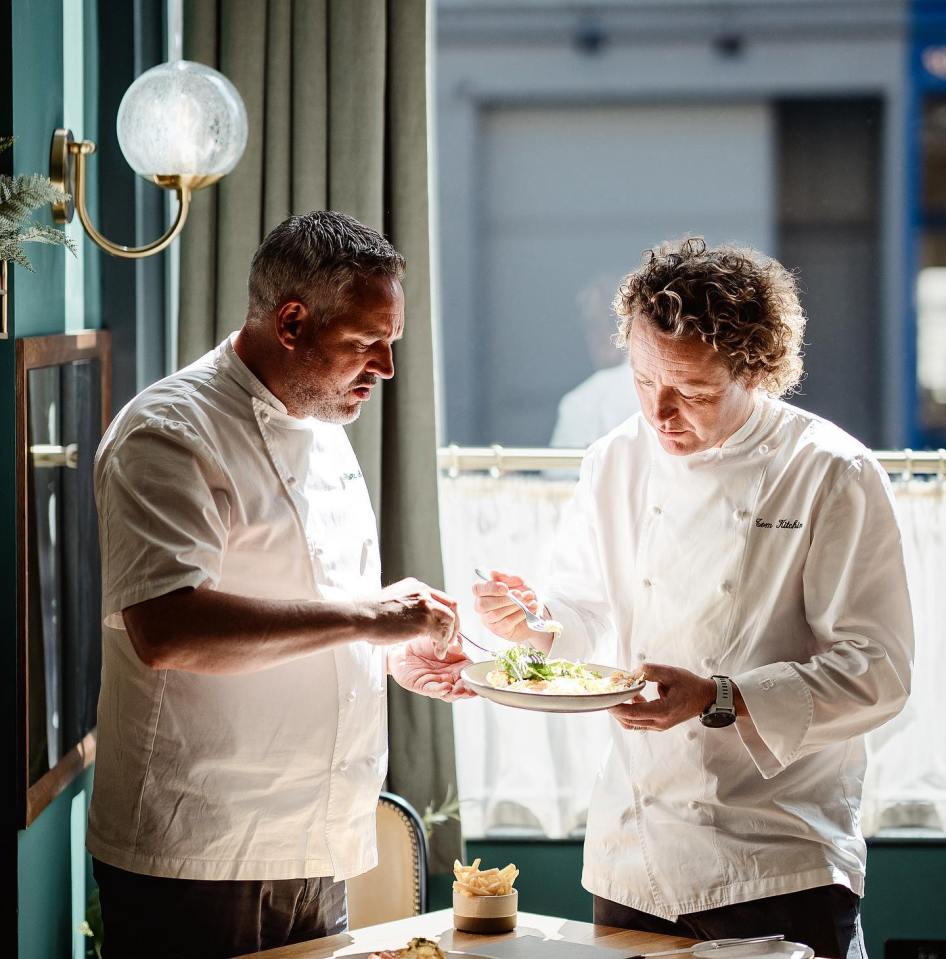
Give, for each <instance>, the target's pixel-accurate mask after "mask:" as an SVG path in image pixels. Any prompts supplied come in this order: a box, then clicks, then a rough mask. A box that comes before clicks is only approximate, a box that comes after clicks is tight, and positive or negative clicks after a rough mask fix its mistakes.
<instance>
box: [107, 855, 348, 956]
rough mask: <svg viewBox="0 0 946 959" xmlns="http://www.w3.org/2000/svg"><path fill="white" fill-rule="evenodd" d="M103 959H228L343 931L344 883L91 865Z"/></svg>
mask: <svg viewBox="0 0 946 959" xmlns="http://www.w3.org/2000/svg"><path fill="white" fill-rule="evenodd" d="M92 871H93V873H94V875H95V880H96V882H97V883H98V885H99V896H100V898H101V903H102V926H103V929H104V939H103V943H102V956H103V959H228V957H230V956H240V955H243V954H244V953H247V952H259V951H260V950H262V949H273V948H275V947H276V946H284V945H287V944H289V943H292V942H303V941H305V940H306V939H315V938H318V937H320V936H333V935H335V934H336V933H339V932H344V930H345V929H346V927H347V925H348V907H347V901H346V898H345V883H344V882H333V881H332V880H331V879H275V880H267V881H256V880H237V881H228V880H204V879H163V878H160V877H157V876H142V875H139V874H138V873H134V872H126V871H125V870H124V869H117V868H115V867H114V866H108V865H106V864H105V863H103V862H100V861H99V860H97V859H93V860H92Z"/></svg>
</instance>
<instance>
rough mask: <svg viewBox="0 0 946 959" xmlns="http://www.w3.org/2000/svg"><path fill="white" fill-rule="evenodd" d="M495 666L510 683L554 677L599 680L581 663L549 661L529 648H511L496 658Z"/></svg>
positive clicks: (597, 674) (560, 660)
mask: <svg viewBox="0 0 946 959" xmlns="http://www.w3.org/2000/svg"><path fill="white" fill-rule="evenodd" d="M496 665H497V666H498V667H499V669H501V670H502V671H503V672H504V673H505V674H506V676H507V678H508V679H509V681H510V682H512V683H516V682H519V681H520V680H523V679H545V680H549V679H555V677H556V676H571V677H573V678H575V679H600V678H601V676H600V674H599V673H596V672H593V671H592V670H590V669H588V668H587V667H585V666H582V665H581V663H573V662H571V661H570V660H568V659H549V658H548V657H547V656H546V655H545V653H543V652H541V650H538V649H533V648H532V647H531V646H513V647H512V649H508V650H506V652H505V653H503V654H502V656H499V657H497V659H496Z"/></svg>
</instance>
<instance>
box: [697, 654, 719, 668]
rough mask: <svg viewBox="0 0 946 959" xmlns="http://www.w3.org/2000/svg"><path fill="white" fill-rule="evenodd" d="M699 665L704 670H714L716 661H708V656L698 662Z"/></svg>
mask: <svg viewBox="0 0 946 959" xmlns="http://www.w3.org/2000/svg"><path fill="white" fill-rule="evenodd" d="M700 665H701V666H702V667H703V668H704V669H715V668H716V660H715V659H710V658H709V656H706V657H704V658H703V659H701V660H700Z"/></svg>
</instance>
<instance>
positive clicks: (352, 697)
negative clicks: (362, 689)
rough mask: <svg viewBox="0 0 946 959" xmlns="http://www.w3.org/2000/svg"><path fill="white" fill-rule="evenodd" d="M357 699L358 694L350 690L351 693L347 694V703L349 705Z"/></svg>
mask: <svg viewBox="0 0 946 959" xmlns="http://www.w3.org/2000/svg"><path fill="white" fill-rule="evenodd" d="M357 698H358V694H357V693H356V692H355V691H354V690H352V691H351V692H350V693H349V694H348V701H349V702H350V703H353V702H354V701H355V700H356V699H357Z"/></svg>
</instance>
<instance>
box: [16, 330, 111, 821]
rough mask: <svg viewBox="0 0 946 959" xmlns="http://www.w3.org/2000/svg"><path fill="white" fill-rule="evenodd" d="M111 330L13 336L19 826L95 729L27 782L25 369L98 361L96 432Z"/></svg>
mask: <svg viewBox="0 0 946 959" xmlns="http://www.w3.org/2000/svg"><path fill="white" fill-rule="evenodd" d="M111 355H112V348H111V335H110V334H109V332H108V331H107V330H83V331H80V332H77V333H64V334H58V335H55V336H38V337H24V338H21V339H18V340H17V341H16V503H17V514H16V526H17V711H18V716H17V718H18V726H19V736H18V740H19V741H18V749H17V759H18V761H17V780H18V790H17V792H18V795H19V797H20V802H19V807H20V817H19V818H20V823H19V825H20V827H21V828H25V827H27V826H29V824H30V823H32V822H33V821H34V820H35V819H36V817H37V816H38V815H39V814H40V813H41V812H42V811H43V810H44V809H45V808H46V807H47V806H48V805H49V804H50V803H51V802H52V801H53V800H54V799H55V798H56V796H58V795H59V794H60V793H61V792H62V791H63V790H64V789H65V788H66V787H67V786H68V785H69V784H70V783H71V782H72V781H73V780H74V779H75V778H76V777H77V776H79V775H81V773H82V772H83V770H85V769H87V768H88V767H89V766H90V765H91V764H92V763H93V762H94V761H95V730H94V729H93V730H91V731H90V732H89V733H87V734H86V735H85V737H84V738H83V739H82V740H81V741H80V742H79V743H77V744H75V745H73V746H72V747H71V748H70V749H68V751H66V752H64V754H63V755H62V756H61V758H60V759H59V761H58V762H57V763H56V764H55V765H54V766H53V767H52V768H51V769H50V770H49V771H48V772H46V773H44V774H43V775H42V776H40V778H39V779H38V780H37V781H35V782H34V783H32V784H31V783H30V781H29V780H30V776H29V757H30V742H29V734H30V722H29V699H28V696H29V670H30V662H29V659H30V657H29V645H30V644H29V616H30V608H31V602H32V597H31V588H34V589H35V585H34V584H31V582H30V576H29V569H30V564H29V546H30V543H29V535H30V521H29V514H28V510H29V502H30V498H29V489H30V485H29V484H30V470H29V464H30V460H31V457H30V451H29V449H28V448H27V446H28V443H29V419H28V416H29V408H28V407H29V402H28V373H29V371H30V370H34V369H39V368H42V367H51V366H61V365H63V364H66V363H72V362H75V361H80V360H90V359H97V360H98V361H99V374H100V390H101V393H100V396H101V413H102V425H101V429H102V433H104V432H105V429H106V427H107V426H108V423H109V419H110V410H111Z"/></svg>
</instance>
